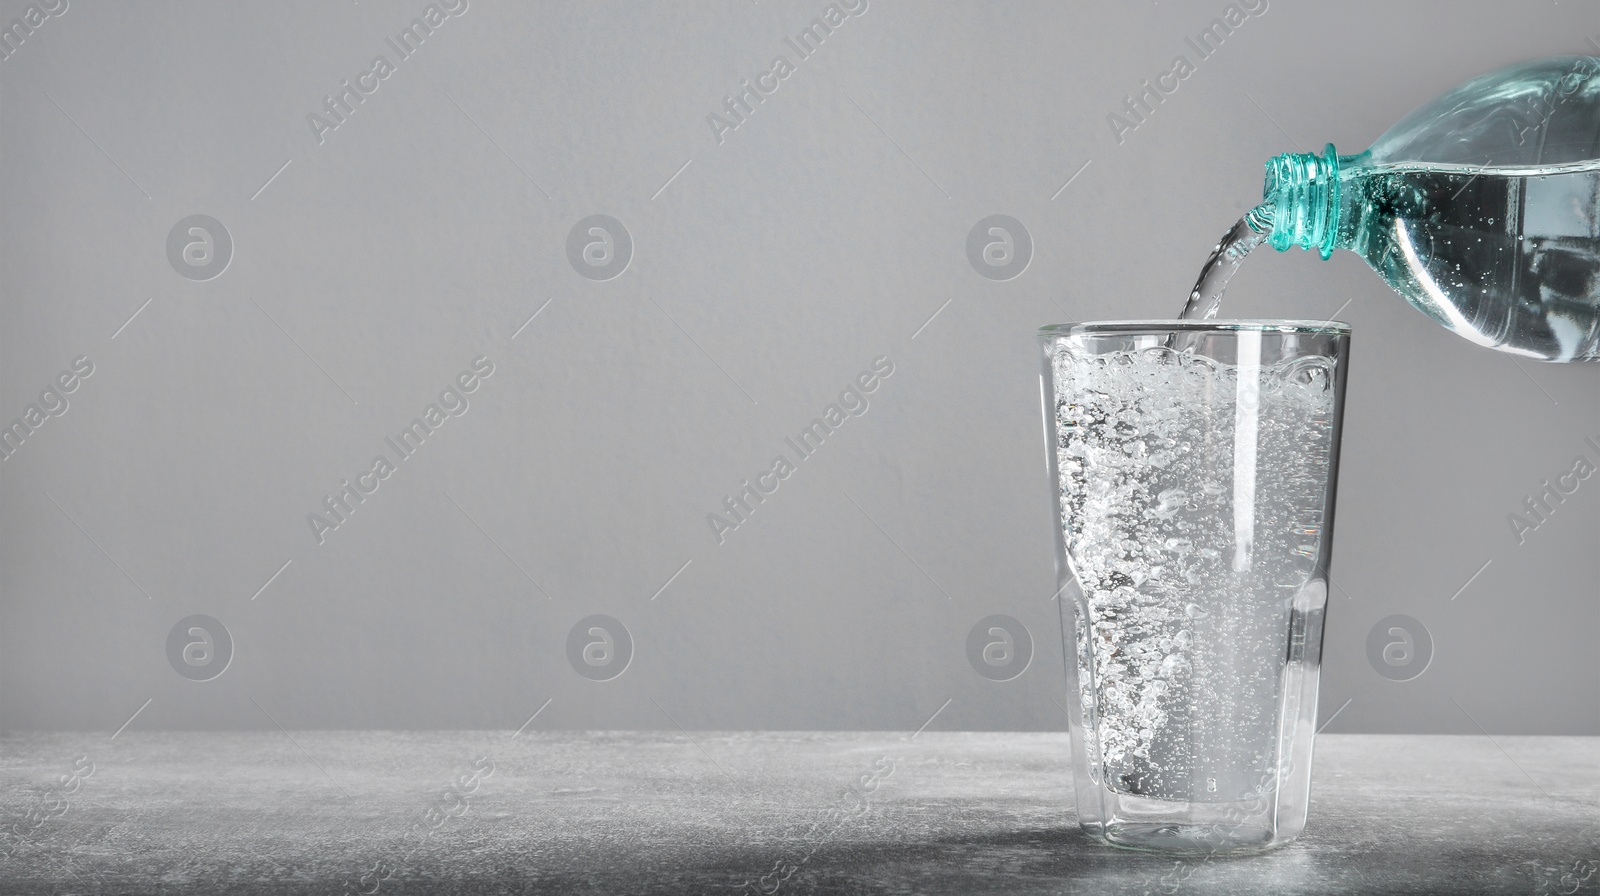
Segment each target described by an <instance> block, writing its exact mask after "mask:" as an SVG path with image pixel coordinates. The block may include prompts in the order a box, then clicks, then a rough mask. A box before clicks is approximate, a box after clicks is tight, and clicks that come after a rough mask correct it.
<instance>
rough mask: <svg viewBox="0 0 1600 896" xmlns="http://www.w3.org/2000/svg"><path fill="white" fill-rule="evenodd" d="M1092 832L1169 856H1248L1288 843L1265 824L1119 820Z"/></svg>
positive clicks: (1112, 842)
mask: <svg viewBox="0 0 1600 896" xmlns="http://www.w3.org/2000/svg"><path fill="white" fill-rule="evenodd" d="M1083 829H1084V830H1085V831H1087V832H1088V833H1089V834H1090V835H1092V836H1095V837H1098V838H1100V839H1101V840H1104V841H1105V842H1106V843H1108V844H1110V845H1111V846H1115V847H1118V848H1120V849H1133V850H1140V851H1143V852H1159V853H1164V854H1167V855H1204V856H1220V855H1246V854H1249V853H1258V852H1266V851H1267V850H1270V849H1276V848H1277V847H1279V846H1282V845H1284V844H1285V843H1288V842H1289V841H1290V840H1291V839H1293V838H1291V837H1280V836H1277V835H1276V834H1275V832H1274V831H1273V830H1272V829H1271V828H1268V827H1266V826H1265V825H1252V824H1243V825H1238V824H1176V823H1171V822H1165V823H1158V822H1116V823H1113V824H1109V825H1105V826H1103V827H1102V826H1100V825H1084V826H1083Z"/></svg>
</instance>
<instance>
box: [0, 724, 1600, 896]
mask: <svg viewBox="0 0 1600 896" xmlns="http://www.w3.org/2000/svg"><path fill="white" fill-rule="evenodd" d="M1068 762H1069V759H1068V741H1067V738H1066V736H1065V735H1063V734H1048V733H1032V734H996V733H981V734H980V733H944V732H932V731H929V732H923V733H921V734H919V735H916V736H915V737H911V736H907V735H904V734H871V733H812V732H750V733H710V732H707V733H701V732H696V733H693V734H685V733H682V732H676V731H674V732H524V733H522V734H520V735H517V736H512V735H511V734H510V733H508V732H377V731H357V732H321V731H296V732H284V731H257V732H235V733H192V732H147V733H141V732H138V731H126V732H123V733H122V734H120V735H119V736H117V737H115V738H114V739H113V738H112V737H109V736H108V735H106V734H103V733H102V734H83V733H70V734H10V735H5V736H3V737H0V822H3V823H4V829H3V831H0V893H5V894H20V893H107V894H111V893H119V894H120V893H163V894H165V893H205V894H218V893H302V892H303V893H324V894H342V893H363V894H368V896H373V894H377V893H390V894H394V893H402V892H406V893H419V894H420V893H502V892H503V893H529V892H539V893H595V894H600V893H604V894H627V893H693V894H700V893H745V892H763V893H767V894H773V893H795V894H799V893H830V894H831V893H929V894H938V893H953V894H954V893H959V894H975V893H989V892H1004V893H1007V894H1030V893H1085V894H1091V893H1092V894H1109V893H1131V894H1173V893H1183V894H1196V896H1198V894H1206V893H1228V894H1242V893H1272V894H1291V893H1382V894H1399V893H1521V894H1557V893H1559V894H1572V893H1596V892H1600V871H1597V861H1600V738H1592V737H1495V738H1493V739H1492V740H1491V739H1490V738H1488V737H1460V736H1451V737H1423V736H1376V735H1325V736H1323V737H1320V738H1319V739H1318V743H1317V756H1316V761H1315V766H1314V783H1313V789H1312V806H1311V820H1310V823H1309V825H1308V827H1307V830H1306V833H1305V835H1304V836H1303V837H1302V838H1301V839H1300V840H1298V841H1296V842H1295V843H1293V844H1291V845H1289V846H1287V847H1285V848H1283V849H1280V850H1278V851H1276V852H1273V853H1269V854H1265V855H1259V856H1251V857H1243V858H1226V859H1223V858H1216V859H1209V860H1193V859H1187V860H1185V859H1175V858H1170V857H1162V856H1153V855H1147V854H1141V853H1131V852H1126V851H1121V850H1116V849H1112V848H1109V847H1105V846H1102V845H1100V844H1098V843H1096V842H1095V841H1092V840H1090V839H1089V838H1087V837H1086V836H1085V835H1083V834H1082V833H1080V832H1079V830H1078V827H1077V819H1076V815H1075V812H1074V810H1073V809H1072V784H1071V780H1070V775H1069V765H1068ZM864 776H865V777H864ZM863 780H865V781H866V784H865V785H864V786H863V784H862V781H863ZM853 783H854V784H855V787H854V789H852V784H853Z"/></svg>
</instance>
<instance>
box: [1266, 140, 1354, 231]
mask: <svg viewBox="0 0 1600 896" xmlns="http://www.w3.org/2000/svg"><path fill="white" fill-rule="evenodd" d="M1261 192H1262V204H1261V208H1258V209H1257V211H1260V212H1262V214H1260V215H1257V214H1256V212H1252V213H1251V215H1252V217H1254V218H1262V217H1265V218H1267V219H1268V220H1270V222H1271V226H1272V248H1274V249H1277V250H1278V251H1279V252H1282V251H1284V250H1285V249H1288V248H1289V247H1290V246H1299V247H1300V248H1302V249H1310V248H1312V247H1313V246H1315V247H1316V249H1317V251H1318V253H1319V254H1321V255H1322V257H1323V258H1327V257H1328V256H1330V255H1332V254H1333V246H1334V242H1335V240H1336V239H1337V237H1338V230H1339V226H1338V225H1339V220H1338V214H1339V153H1338V152H1337V151H1336V150H1335V149H1334V148H1333V144H1332V143H1329V144H1328V145H1327V148H1326V149H1324V150H1323V155H1322V157H1321V158H1318V157H1317V154H1316V153H1314V152H1288V153H1284V154H1283V155H1280V156H1276V157H1274V158H1273V159H1272V160H1271V161H1269V162H1267V179H1266V183H1265V184H1264V185H1263V187H1262V191H1261ZM1262 223H1266V222H1262ZM1251 226H1252V227H1255V226H1256V221H1254V220H1252V221H1251Z"/></svg>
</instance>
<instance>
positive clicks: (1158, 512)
mask: <svg viewBox="0 0 1600 896" xmlns="http://www.w3.org/2000/svg"><path fill="white" fill-rule="evenodd" d="M1053 366H1054V374H1055V385H1056V395H1055V399H1056V406H1055V414H1056V424H1057V434H1058V436H1059V442H1058V444H1057V445H1056V450H1057V462H1058V468H1059V472H1060V477H1061V478H1060V499H1061V511H1062V517H1061V522H1062V528H1063V533H1064V535H1065V542H1066V546H1067V556H1068V560H1069V563H1070V565H1071V567H1072V570H1073V573H1074V574H1075V575H1076V577H1077V580H1078V582H1079V584H1080V585H1081V586H1082V589H1083V594H1084V600H1085V602H1086V604H1087V605H1086V606H1083V607H1080V608H1079V610H1080V612H1079V613H1078V614H1077V623H1076V631H1077V638H1078V662H1079V676H1078V677H1079V682H1080V686H1081V687H1082V688H1083V690H1084V693H1083V694H1082V695H1081V696H1082V699H1083V706H1084V707H1085V718H1084V724H1085V727H1086V728H1087V729H1088V730H1089V735H1090V748H1091V756H1094V755H1096V754H1098V756H1099V759H1098V764H1099V765H1100V766H1101V771H1102V773H1103V776H1104V781H1105V783H1106V784H1107V786H1110V787H1113V788H1116V789H1118V790H1121V791H1124V792H1127V793H1134V794H1141V795H1148V796H1156V797H1167V798H1175V799H1212V800H1237V799H1248V798H1252V797H1254V796H1256V795H1257V794H1256V793H1255V791H1257V790H1258V789H1259V787H1260V784H1259V783H1258V782H1260V781H1262V780H1273V778H1274V776H1273V775H1272V774H1271V772H1272V771H1273V769H1275V768H1276V764H1277V762H1278V754H1279V739H1280V729H1281V728H1282V726H1283V720H1281V719H1280V717H1279V716H1280V706H1281V705H1282V701H1283V699H1284V697H1285V694H1284V692H1283V691H1284V685H1283V682H1284V679H1285V677H1286V672H1287V671H1288V670H1287V665H1286V664H1293V663H1295V662H1299V661H1301V657H1299V656H1297V655H1296V650H1292V649H1291V639H1292V635H1293V631H1294V628H1295V624H1296V620H1295V619H1294V618H1293V617H1295V616H1296V615H1297V614H1298V615H1299V616H1301V617H1303V616H1304V615H1305V614H1306V613H1308V612H1312V611H1315V612H1319V613H1320V611H1321V603H1320V601H1319V602H1318V603H1317V605H1316V606H1315V607H1307V606H1304V603H1305V602H1304V600H1302V601H1301V605H1297V604H1296V603H1295V598H1296V596H1297V595H1301V596H1302V598H1303V596H1304V595H1305V594H1306V593H1313V592H1314V589H1308V588H1307V586H1308V585H1310V584H1312V583H1313V581H1320V580H1321V578H1322V576H1323V573H1322V571H1321V570H1320V569H1319V568H1318V563H1319V558H1320V557H1321V554H1322V550H1323V544H1322V539H1323V532H1324V528H1325V526H1324V520H1325V516H1326V513H1327V510H1328V506H1327V503H1328V494H1327V485H1328V481H1329V463H1330V460H1331V455H1332V434H1333V421H1332V414H1333V410H1334V391H1333V389H1334V385H1333V384H1334V377H1333V373H1334V370H1333V366H1332V362H1331V361H1330V360H1328V359H1326V358H1320V357H1303V358H1296V359H1293V360H1290V361H1287V362H1284V363H1281V364H1276V365H1271V366H1267V367H1236V366H1231V365H1225V364H1219V363H1217V362H1215V361H1213V360H1211V359H1208V358H1205V357H1203V356H1199V355H1195V354H1192V353H1189V352H1178V351H1174V350H1172V349H1168V348H1164V347H1156V348H1147V349H1140V350H1137V351H1124V352H1114V353H1108V354H1098V355H1080V354H1074V353H1072V352H1071V351H1069V350H1067V349H1065V348H1059V349H1057V351H1056V352H1055V354H1054V356H1053ZM1302 621H1303V620H1302ZM1297 649H1298V650H1300V651H1303V649H1304V645H1303V643H1302V644H1301V645H1300V647H1299V648H1297ZM1290 721H1292V720H1290Z"/></svg>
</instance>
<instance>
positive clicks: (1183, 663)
mask: <svg viewBox="0 0 1600 896" xmlns="http://www.w3.org/2000/svg"><path fill="white" fill-rule="evenodd" d="M1188 671H1189V661H1188V660H1187V659H1185V658H1184V656H1183V654H1181V653H1174V654H1172V655H1171V656H1169V657H1167V658H1166V659H1164V660H1162V661H1161V677H1162V678H1173V677H1176V676H1179V675H1182V674H1184V673H1185V672H1188Z"/></svg>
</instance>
